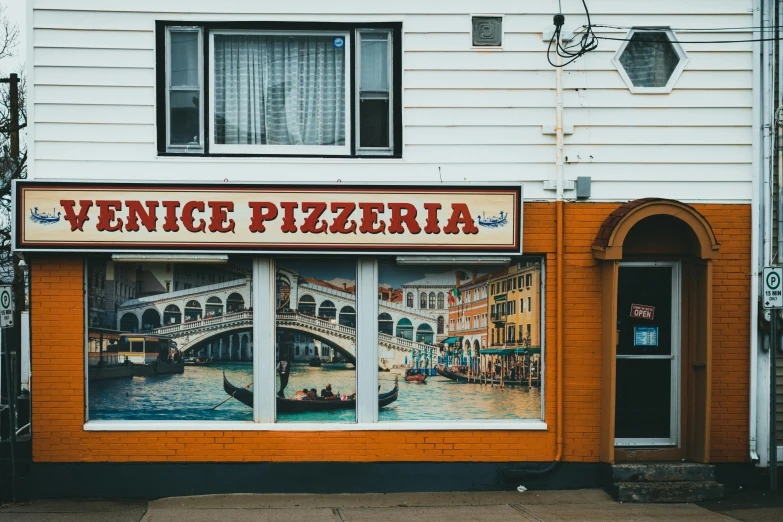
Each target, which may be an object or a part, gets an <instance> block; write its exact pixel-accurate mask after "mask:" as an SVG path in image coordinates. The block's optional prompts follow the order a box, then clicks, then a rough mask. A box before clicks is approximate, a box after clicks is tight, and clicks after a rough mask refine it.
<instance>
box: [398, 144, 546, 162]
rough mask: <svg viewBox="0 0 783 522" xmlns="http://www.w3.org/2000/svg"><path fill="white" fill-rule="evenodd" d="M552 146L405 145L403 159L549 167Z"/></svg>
mask: <svg viewBox="0 0 783 522" xmlns="http://www.w3.org/2000/svg"><path fill="white" fill-rule="evenodd" d="M553 152H554V150H553V147H552V146H551V145H407V146H406V147H405V154H406V158H407V159H409V160H410V161H413V162H428V163H437V164H439V163H464V162H471V163H552V162H553V161H554V156H553Z"/></svg>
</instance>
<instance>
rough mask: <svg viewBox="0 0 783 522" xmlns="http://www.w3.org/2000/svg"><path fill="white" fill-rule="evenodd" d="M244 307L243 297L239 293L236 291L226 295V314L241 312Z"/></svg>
mask: <svg viewBox="0 0 783 522" xmlns="http://www.w3.org/2000/svg"><path fill="white" fill-rule="evenodd" d="M244 309H245V298H244V297H242V295H241V294H237V293H236V292H234V293H233V294H229V295H228V298H227V299H226V313H227V314H233V313H236V312H241V311H242V310H244Z"/></svg>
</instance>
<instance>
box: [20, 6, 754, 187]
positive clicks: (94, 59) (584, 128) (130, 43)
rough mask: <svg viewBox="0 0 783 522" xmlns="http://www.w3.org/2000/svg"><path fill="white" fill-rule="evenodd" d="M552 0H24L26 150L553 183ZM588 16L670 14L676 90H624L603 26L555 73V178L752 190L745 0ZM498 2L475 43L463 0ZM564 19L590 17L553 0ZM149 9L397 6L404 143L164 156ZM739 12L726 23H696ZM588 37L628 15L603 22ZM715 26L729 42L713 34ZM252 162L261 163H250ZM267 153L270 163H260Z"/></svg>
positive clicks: (288, 175)
mask: <svg viewBox="0 0 783 522" xmlns="http://www.w3.org/2000/svg"><path fill="white" fill-rule="evenodd" d="M557 4H558V2H557V1H556V0H543V1H540V2H523V3H520V2H519V1H518V0H485V2H483V3H481V4H480V5H478V4H476V2H475V1H473V0H452V1H450V2H435V1H430V2H422V1H421V0H398V1H396V2H393V3H388V2H387V3H382V2H366V1H364V2H359V1H358V0H344V1H342V2H332V3H329V2H323V1H322V0H298V1H297V2H293V3H291V2H289V3H283V2H276V3H275V2H249V1H246V0H222V1H221V2H214V1H213V0H189V1H188V2H184V3H183V2H179V1H176V0H137V1H136V2H133V3H127V2H126V3H122V2H115V1H105V0H33V7H34V9H33V16H32V25H33V31H32V34H31V40H32V46H33V51H32V54H31V55H30V56H28V58H27V60H28V67H29V73H30V74H31V78H30V79H31V85H30V86H29V88H28V90H29V93H30V96H31V99H30V100H29V102H30V115H31V119H32V122H31V127H30V130H29V132H30V134H29V137H31V139H32V140H33V142H34V144H33V147H32V150H33V156H34V157H33V163H32V164H31V168H30V176H31V177H33V178H40V179H56V178H58V177H67V178H70V179H79V178H83V179H100V180H106V179H115V180H118V181H119V180H125V181H128V180H133V181H138V180H139V179H150V180H166V179H171V180H193V181H222V180H223V179H226V178H228V179H229V180H231V181H237V182H242V181H245V182H256V181H268V182H276V181H279V180H281V179H285V180H289V181H291V182H314V181H319V182H337V180H340V181H341V182H343V183H345V182H354V183H388V182H389V181H390V180H393V181H394V182H399V183H411V182H433V183H436V182H437V183H441V182H443V183H476V182H482V181H498V182H511V183H517V182H523V183H524V184H525V195H526V198H532V199H551V198H552V197H553V192H551V191H547V190H545V189H544V188H543V183H542V181H543V180H546V179H550V178H553V177H554V176H555V163H554V162H555V158H556V149H555V137H554V135H553V134H544V133H543V130H544V128H545V127H548V128H551V127H553V126H554V123H555V103H556V92H555V85H556V83H555V78H556V72H555V69H554V68H553V67H551V66H550V65H549V63H548V62H547V56H546V48H547V44H548V42H547V41H545V40H544V37H543V33H544V32H545V31H549V30H551V28H552V27H553V24H552V15H553V14H554V13H555V12H556V10H557ZM589 7H590V11H591V14H592V16H593V23H595V24H605V25H617V26H669V27H673V28H675V34H676V36H677V38H678V39H679V40H680V41H681V42H682V44H681V45H682V47H683V49H684V50H685V51H686V52H687V53H688V58H689V63H688V64H687V66H686V68H685V70H684V71H683V73H682V75H681V76H680V77H679V79H678V81H677V82H676V84H675V85H674V89H673V91H672V92H671V93H670V94H660V95H644V94H631V93H630V91H629V90H628V88H627V86H626V84H625V82H624V81H623V80H622V78H621V76H620V74H619V73H618V71H617V70H616V68H615V65H614V64H613V63H612V60H613V58H614V57H615V54H616V50H617V49H618V48H619V47H620V45H622V42H621V41H618V40H606V39H603V40H601V41H600V42H599V47H598V50H596V51H594V52H591V53H589V54H588V55H586V56H583V57H581V58H580V59H579V60H577V61H576V62H575V63H573V64H571V65H569V66H568V67H566V68H565V70H564V74H563V86H564V92H563V101H564V106H565V110H564V123H565V124H566V125H567V126H573V128H574V132H573V134H568V135H566V136H565V151H564V153H565V156H566V157H567V164H566V166H565V175H566V177H567V179H575V178H576V177H577V176H591V177H592V179H593V188H592V193H593V195H592V199H593V200H595V201H617V200H628V199H634V198H637V197H642V196H653V195H656V196H661V197H672V198H677V199H682V200H684V201H710V200H712V201H737V202H747V201H749V199H750V185H751V178H752V165H753V153H752V148H753V146H752V141H753V128H752V123H753V106H754V102H755V99H754V95H753V66H754V59H753V53H752V49H753V44H752V43H751V42H745V41H741V40H748V39H752V38H753V37H754V35H755V34H757V33H753V32H751V31H749V30H748V29H747V27H748V26H751V25H753V18H752V13H751V9H752V8H753V5H752V2H751V0H714V1H712V2H706V1H705V2H684V1H682V0H658V1H656V2H632V1H628V0H591V1H590V2H589ZM479 9H480V12H481V13H499V14H502V15H504V19H503V30H504V34H503V45H502V47H501V48H499V49H494V48H493V49H486V48H484V49H482V48H473V47H472V41H471V14H476V13H477V12H479V11H478V10H479ZM563 9H564V13H565V15H566V27H567V28H568V27H576V26H579V25H581V24H582V23H584V21H585V17H584V12H583V8H582V5H581V1H579V0H569V1H565V0H564V1H563ZM156 20H177V21H182V23H184V24H187V23H190V22H198V21H215V22H220V21H294V22H295V21H307V22H312V21H316V22H317V21H324V22H341V21H346V22H383V21H393V22H402V27H403V28H402V32H403V37H402V48H403V63H402V69H403V78H402V80H403V91H402V92H401V93H400V96H401V99H402V103H403V114H402V124H403V136H402V145H403V158H402V160H398V159H392V160H389V159H383V158H367V159H362V160H360V161H357V160H355V159H346V158H328V159H319V158H252V157H251V158H229V157H210V158H200V157H194V158H182V157H159V156H158V154H157V143H156V142H157V134H158V129H157V122H156V110H155V107H156V103H157V99H156V90H155V89H156V82H157V79H156V75H155V71H156V66H157V65H156V63H155V59H156V54H155V51H156V49H155V45H156V39H155V22H156ZM718 27H735V28H736V29H734V30H731V31H715V30H713V31H700V30H689V28H692V29H711V28H712V29H714V28H718ZM596 32H597V34H598V35H599V36H603V37H607V38H618V39H622V38H625V37H626V35H627V30H626V29H622V28H610V27H600V28H597V29H596ZM713 40H731V41H729V42H727V43H722V44H714V43H710V42H711V41H713ZM260 165H264V166H265V167H264V168H259V166H260ZM267 167H269V168H267Z"/></svg>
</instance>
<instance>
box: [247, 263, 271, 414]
mask: <svg viewBox="0 0 783 522" xmlns="http://www.w3.org/2000/svg"><path fill="white" fill-rule="evenodd" d="M274 275H275V263H274V260H273V259H272V258H270V257H263V258H255V259H253V294H252V302H253V310H254V313H253V383H254V384H253V391H254V393H253V420H254V421H255V422H261V423H272V422H275V404H276V400H277V399H276V393H275V384H276V380H275V306H274V301H275V277H274Z"/></svg>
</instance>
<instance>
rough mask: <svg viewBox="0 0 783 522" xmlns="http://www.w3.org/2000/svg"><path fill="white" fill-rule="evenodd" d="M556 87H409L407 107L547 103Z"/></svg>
mask: <svg viewBox="0 0 783 522" xmlns="http://www.w3.org/2000/svg"><path fill="white" fill-rule="evenodd" d="M554 96H555V93H554V90H543V89H537V90H528V89H517V90H506V89H493V90H487V89H406V90H405V106H406V107H465V108H469V107H546V106H547V105H550V104H551V103H552V100H553V99H554Z"/></svg>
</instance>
